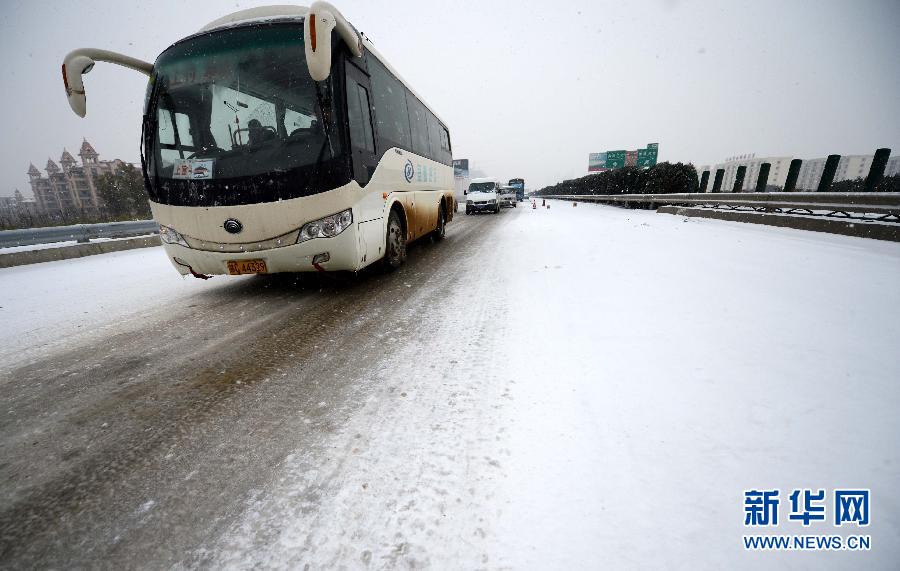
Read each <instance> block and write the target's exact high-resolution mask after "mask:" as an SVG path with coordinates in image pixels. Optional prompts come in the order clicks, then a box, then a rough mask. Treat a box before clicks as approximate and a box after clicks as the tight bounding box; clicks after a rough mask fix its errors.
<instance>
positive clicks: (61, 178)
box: [28, 140, 126, 217]
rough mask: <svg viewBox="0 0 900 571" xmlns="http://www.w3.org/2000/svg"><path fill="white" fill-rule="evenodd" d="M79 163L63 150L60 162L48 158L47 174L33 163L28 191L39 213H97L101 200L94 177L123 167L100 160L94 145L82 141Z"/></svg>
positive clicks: (58, 215) (119, 164)
mask: <svg viewBox="0 0 900 571" xmlns="http://www.w3.org/2000/svg"><path fill="white" fill-rule="evenodd" d="M78 156H79V157H81V165H80V166H79V165H78V164H77V162H76V161H75V157H73V156H72V155H71V154H70V153H69V151H67V150H65V149H63V152H62V156H61V157H60V158H59V165H57V164H56V163H55V162H53V160H52V159H47V166H46V167H45V170H46V171H47V176H42V174H41V171H39V170H38V169H37V167H35V166H34V165H33V164H32V165H30V167H29V169H28V177H29V179H30V182H31V191H32V192H33V193H34V199H35V203H36V204H35V206H36V208H37V212H38V213H39V214H44V215H48V216H51V217H60V216H62V215H63V214H65V213H71V212H82V213H84V214H88V215H94V216H96V215H97V214H99V213H100V210H101V209H102V208H103V206H104V204H103V199H102V198H101V197H100V195H99V194H98V193H97V180H98V179H99V178H100V177H101V176H103V175H105V174H108V173H113V172H115V171H116V170H117V169H119V168H122V167H123V166H125V164H126V163H125V162H123V161H121V160H119V159H113V160H111V161H101V160H100V155H99V154H98V153H97V151H95V150H94V147H92V146H91V144H90V143H88V142H87V140H85V141H84V142H83V143H82V144H81V150H80V151H79V152H78Z"/></svg>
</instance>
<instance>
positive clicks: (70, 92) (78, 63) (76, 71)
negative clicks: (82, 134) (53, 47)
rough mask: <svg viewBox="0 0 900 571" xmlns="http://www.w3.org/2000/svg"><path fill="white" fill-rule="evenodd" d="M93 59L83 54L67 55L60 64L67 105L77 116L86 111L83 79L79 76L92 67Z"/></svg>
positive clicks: (82, 114)
mask: <svg viewBox="0 0 900 571" xmlns="http://www.w3.org/2000/svg"><path fill="white" fill-rule="evenodd" d="M94 63H95V62H94V60H92V59H91V58H89V57H87V56H84V55H76V56H74V57H67V58H66V60H65V62H63V65H62V75H63V86H64V87H65V88H66V97H67V98H68V99H69V107H71V108H72V111H74V112H75V114H76V115H78V116H79V117H84V115H85V114H86V113H87V97H86V96H85V93H84V81H83V80H82V78H81V76H82V75H84V74H85V73H88V72H89V71H91V70H92V69H93V68H94Z"/></svg>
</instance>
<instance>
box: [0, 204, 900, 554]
mask: <svg viewBox="0 0 900 571" xmlns="http://www.w3.org/2000/svg"><path fill="white" fill-rule="evenodd" d="M161 256H162V252H161V251H160V250H154V249H147V250H145V251H132V252H123V253H118V254H113V255H110V256H108V257H107V256H94V257H93V259H91V258H87V259H81V260H73V261H70V262H60V263H50V264H35V265H34V266H27V267H23V268H9V269H4V270H0V292H3V293H2V296H0V299H2V303H0V320H3V321H2V323H3V324H4V325H6V324H10V326H9V327H8V328H6V329H2V330H0V344H2V345H3V347H0V402H2V405H3V406H2V407H0V478H2V482H3V487H2V492H0V565H2V566H4V567H11V568H31V567H41V568H44V567H53V568H72V567H77V568H115V569H119V568H124V569H128V568H153V569H155V568H175V569H182V568H191V569H192V568H204V569H205V568H209V569H222V568H236V569H245V568H279V569H282V568H285V569H303V568H310V569H331V568H369V569H392V568H434V569H447V568H464V569H470V568H487V569H573V568H603V567H610V568H665V567H667V566H671V565H672V564H673V562H675V564H676V565H677V564H680V563H682V562H684V564H692V565H696V564H697V562H700V565H701V566H703V565H704V564H706V565H708V566H710V567H715V568H739V567H745V566H746V565H747V562H748V561H749V560H750V559H748V557H750V558H753V557H752V556H753V555H754V554H749V555H748V554H747V553H746V552H745V551H744V550H743V548H742V547H741V536H742V535H745V534H747V533H748V530H747V528H746V527H744V526H743V525H742V523H743V521H744V519H743V515H744V511H743V508H744V506H743V493H744V490H746V489H748V487H750V486H755V487H771V488H774V487H778V488H779V489H781V490H782V492H783V495H782V498H781V500H782V507H783V508H785V509H787V507H788V505H789V502H788V501H787V497H786V495H784V494H786V492H785V490H788V489H791V488H793V487H801V486H813V485H814V486H819V487H822V488H828V489H829V490H832V489H835V488H839V487H842V486H848V485H852V486H862V487H866V488H868V489H870V490H871V491H872V497H873V498H877V502H878V504H877V505H876V506H873V510H872V513H873V514H876V515H875V516H874V517H876V518H877V521H876V520H873V522H872V524H871V525H870V526H868V527H866V528H860V529H855V528H853V527H851V528H849V529H844V528H840V529H837V528H833V527H832V525H831V524H830V523H823V524H822V525H821V526H820V527H818V528H816V529H812V528H810V529H806V528H805V527H804V526H802V525H800V524H799V523H798V522H790V521H788V520H787V511H782V512H781V518H780V519H782V520H783V525H782V526H780V527H779V528H778V530H777V533H798V534H806V533H813V534H815V533H841V534H844V535H846V534H848V533H865V534H871V537H872V546H873V547H872V549H871V550H870V551H867V552H852V551H846V552H843V551H842V552H827V551H823V552H819V553H804V554H803V555H804V557H803V559H804V562H809V564H810V565H814V566H816V568H822V569H841V568H857V567H864V568H892V567H893V566H895V565H893V563H894V562H895V561H897V560H898V558H900V547H898V544H897V542H896V541H895V538H896V537H897V534H898V533H900V513H898V512H897V510H895V509H892V504H891V502H892V501H893V500H892V498H894V497H895V496H896V493H895V488H896V482H897V481H898V479H900V472H898V467H900V456H898V451H900V444H898V436H897V435H900V420H898V418H900V417H898V416H897V414H896V411H897V409H898V407H900V388H898V385H897V383H896V379H897V378H898V376H900V360H898V359H897V352H896V350H895V348H894V345H895V344H896V343H894V340H896V339H897V338H898V336H900V321H898V320H897V319H896V308H897V307H900V290H898V289H897V287H896V284H897V283H898V280H900V244H895V243H891V242H884V241H877V240H866V239H862V238H852V237H846V236H834V235H828V234H821V233H815V232H805V231H799V230H791V229H780V228H768V227H762V226H757V225H752V224H739V223H733V222H722V221H715V220H696V219H686V218H682V217H678V216H671V215H660V214H655V213H653V212H649V211H633V210H626V209H620V208H614V207H609V206H597V205H586V204H579V205H578V207H573V206H571V205H570V204H568V203H565V202H553V203H552V208H551V209H542V208H538V209H536V210H532V209H531V208H517V209H515V210H505V211H504V212H503V213H502V214H501V215H499V216H493V215H483V216H477V217H472V216H469V217H467V216H465V215H462V216H459V217H458V218H457V219H456V220H455V221H454V222H453V223H452V224H451V225H450V226H449V227H448V236H447V240H446V241H445V242H444V243H441V244H431V243H428V242H423V243H422V244H420V245H418V246H417V247H415V248H413V249H412V251H411V256H410V259H409V264H408V265H407V266H406V267H405V268H403V269H402V270H400V271H399V272H397V273H395V274H391V275H378V274H370V275H366V276H362V277H361V278H360V279H357V280H355V281H351V282H332V281H324V282H321V281H317V280H316V279H315V278H314V279H312V280H308V281H305V282H304V281H301V282H300V283H299V284H298V283H294V282H293V281H292V280H291V279H290V278H278V277H242V278H236V279H225V278H216V279H213V280H209V281H206V282H204V281H200V280H192V279H186V280H182V279H181V278H180V277H179V276H177V275H175V274H174V272H173V271H172V268H170V267H168V266H167V265H166V264H167V262H166V260H165V259H164V258H163V257H161ZM98 298H102V299H98ZM104 300H105V301H104ZM101 301H103V303H101ZM85 312H86V313H85ZM32 315H33V316H35V317H34V318H33V319H32V318H31V316H32ZM79 325H82V327H79ZM85 329H87V330H88V331H84V330H85ZM57 331H58V334H55V335H54V333H55V332H57ZM10 347H13V348H15V349H10ZM829 493H830V492H829ZM673 514H674V515H673ZM831 515H833V514H830V515H829V517H830V516H831ZM672 517H677V519H678V525H673V524H672V521H673V520H672ZM792 524H795V525H792ZM835 529H837V531H834V530H835ZM648 545H649V546H651V547H652V548H651V549H648ZM756 555H760V556H763V557H765V558H766V563H767V564H770V566H791V565H794V564H796V555H797V554H796V553H792V552H784V553H770V554H761V553H760V554H756Z"/></svg>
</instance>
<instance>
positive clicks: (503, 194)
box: [499, 186, 518, 208]
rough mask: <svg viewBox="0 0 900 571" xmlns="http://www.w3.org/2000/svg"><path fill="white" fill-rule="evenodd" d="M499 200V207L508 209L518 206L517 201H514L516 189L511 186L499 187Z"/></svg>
mask: <svg viewBox="0 0 900 571" xmlns="http://www.w3.org/2000/svg"><path fill="white" fill-rule="evenodd" d="M499 200H500V206H509V207H510V208H516V207H517V206H518V201H517V200H516V189H515V188H513V187H511V186H501V187H500V198H499Z"/></svg>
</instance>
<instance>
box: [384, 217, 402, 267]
mask: <svg viewBox="0 0 900 571" xmlns="http://www.w3.org/2000/svg"><path fill="white" fill-rule="evenodd" d="M382 260H383V266H384V269H385V270H387V271H393V270H396V269H397V268H399V267H400V266H402V265H403V263H404V262H406V232H404V231H403V222H402V221H401V220H400V215H399V214H398V213H397V211H396V210H391V213H390V215H389V216H388V223H387V236H386V238H385V247H384V258H383V259H382Z"/></svg>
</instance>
